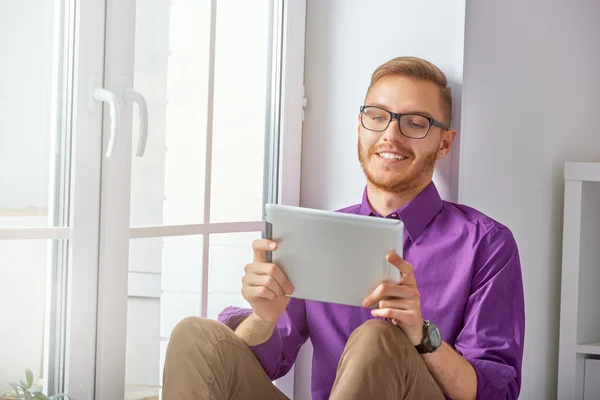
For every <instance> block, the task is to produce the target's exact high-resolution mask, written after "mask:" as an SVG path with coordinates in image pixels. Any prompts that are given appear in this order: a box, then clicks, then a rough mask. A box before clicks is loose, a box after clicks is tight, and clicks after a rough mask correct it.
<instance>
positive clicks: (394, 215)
mask: <svg viewBox="0 0 600 400" xmlns="http://www.w3.org/2000/svg"><path fill="white" fill-rule="evenodd" d="M397 216H398V214H396V213H393V214H392V215H390V217H392V218H396V217H397Z"/></svg>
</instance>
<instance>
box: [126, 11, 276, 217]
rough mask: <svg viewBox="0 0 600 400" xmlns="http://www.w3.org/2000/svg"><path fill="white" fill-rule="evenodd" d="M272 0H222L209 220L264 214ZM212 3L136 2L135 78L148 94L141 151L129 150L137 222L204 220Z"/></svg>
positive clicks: (219, 16) (136, 121)
mask: <svg viewBox="0 0 600 400" xmlns="http://www.w3.org/2000/svg"><path fill="white" fill-rule="evenodd" d="M271 1H272V0H260V1H252V2H249V1H246V0H219V2H218V8H217V27H216V44H215V45H216V49H215V51H216V56H215V77H214V112H213V143H212V164H211V181H212V187H211V204H210V207H211V215H210V220H211V221H213V222H214V221H217V222H223V221H243V220H260V219H262V197H263V168H264V146H265V144H264V141H265V130H266V129H267V122H266V121H267V120H268V118H267V116H268V115H269V107H268V99H269V96H268V94H269V91H270V85H269V82H270V80H271V77H270V69H269V66H270V63H271V56H270V41H269V35H270V33H269V32H270V30H269V26H270V24H271V18H272V17H271V8H270V4H271ZM210 3H211V2H210V1H209V0H179V1H176V2H171V1H169V0H152V1H144V2H137V6H136V38H135V46H136V47H135V70H134V87H135V89H136V90H137V91H139V92H141V93H142V94H143V95H144V96H145V97H146V99H147V101H148V107H149V124H148V126H149V133H148V141H147V147H146V152H145V155H144V157H141V158H140V157H133V164H132V188H131V224H132V226H148V225H177V224H194V223H203V222H204V219H205V215H204V209H205V207H204V205H205V204H204V203H205V201H204V199H205V176H206V144H207V140H206V138H207V136H206V134H207V130H206V129H207V105H208V95H209V93H208V88H209V61H210V60H209V44H210V14H211V9H210ZM240 32H243V34H240ZM136 109H137V106H134V110H136ZM134 115H136V116H135V117H134V128H133V129H134V131H133V140H134V143H133V147H134V150H135V149H136V148H137V140H138V137H139V133H138V132H139V130H138V127H139V121H138V117H137V112H136V113H134Z"/></svg>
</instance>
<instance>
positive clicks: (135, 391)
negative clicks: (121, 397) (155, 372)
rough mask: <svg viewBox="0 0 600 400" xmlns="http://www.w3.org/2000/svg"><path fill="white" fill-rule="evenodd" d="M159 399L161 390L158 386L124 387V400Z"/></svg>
mask: <svg viewBox="0 0 600 400" xmlns="http://www.w3.org/2000/svg"><path fill="white" fill-rule="evenodd" d="M161 397H162V396H161V388H160V387H158V386H136V385H129V386H126V387H125V400H160V398H161Z"/></svg>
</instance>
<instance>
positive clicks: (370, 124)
mask: <svg viewBox="0 0 600 400" xmlns="http://www.w3.org/2000/svg"><path fill="white" fill-rule="evenodd" d="M394 119H395V120H396V121H398V128H400V133H401V134H402V135H404V136H406V137H409V138H412V139H423V138H424V137H425V136H427V134H428V133H429V129H431V126H432V125H433V126H437V127H440V128H442V129H446V130H448V129H450V128H448V127H447V126H446V125H444V124H442V123H441V122H439V121H436V120H435V119H433V118H431V117H427V116H425V115H421V114H398V113H394V112H391V111H388V110H386V109H384V108H381V107H377V106H360V123H361V125H362V126H363V127H364V128H365V129H368V130H370V131H373V132H383V131H385V130H386V129H387V128H388V126H390V123H391V122H392V120H394Z"/></svg>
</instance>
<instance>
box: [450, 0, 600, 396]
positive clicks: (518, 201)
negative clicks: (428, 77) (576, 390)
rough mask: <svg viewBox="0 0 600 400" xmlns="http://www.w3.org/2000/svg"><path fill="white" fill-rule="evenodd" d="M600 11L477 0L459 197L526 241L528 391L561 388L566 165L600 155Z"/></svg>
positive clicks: (470, 12)
mask: <svg viewBox="0 0 600 400" xmlns="http://www.w3.org/2000/svg"><path fill="white" fill-rule="evenodd" d="M598 21H600V3H599V2H596V1H592V0H571V1H568V2H567V1H562V2H547V1H543V0H531V1H527V2H523V1H518V0H507V1H502V2H487V1H486V2H482V1H469V2H467V16H466V29H465V30H466V32H465V36H466V44H465V81H464V88H463V96H464V101H463V111H464V114H463V121H462V122H463V127H462V140H463V141H462V147H461V176H460V197H459V198H460V201H461V202H465V203H468V204H470V205H472V206H474V207H476V208H479V209H480V210H482V211H484V212H486V213H488V214H489V215H491V216H492V217H494V218H497V219H499V220H500V221H502V222H503V223H505V224H506V225H507V226H508V227H509V228H510V229H512V231H513V232H514V234H515V236H516V239H517V242H518V244H519V250H520V253H521V259H522V266H523V275H524V277H523V279H524V283H525V302H526V323H527V327H526V338H525V360H524V372H523V380H524V382H523V389H522V395H521V398H522V399H552V398H556V379H557V357H558V328H559V325H558V324H559V301H560V271H561V267H560V262H561V246H562V244H561V241H562V238H561V236H562V206H563V181H562V171H563V163H564V162H565V161H567V160H569V161H600V136H599V134H598V130H599V127H598V123H597V121H596V118H597V115H598V110H600V79H599V78H598V71H600V24H598ZM573 329H575V327H574V328H573Z"/></svg>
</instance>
